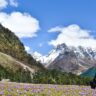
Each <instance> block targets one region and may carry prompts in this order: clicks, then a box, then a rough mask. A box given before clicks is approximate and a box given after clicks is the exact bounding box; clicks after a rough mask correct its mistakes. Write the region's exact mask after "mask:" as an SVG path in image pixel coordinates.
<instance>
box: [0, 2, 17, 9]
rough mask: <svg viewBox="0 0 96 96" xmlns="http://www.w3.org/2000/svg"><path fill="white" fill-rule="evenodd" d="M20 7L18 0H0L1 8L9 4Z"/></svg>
mask: <svg viewBox="0 0 96 96" xmlns="http://www.w3.org/2000/svg"><path fill="white" fill-rule="evenodd" d="M8 5H9V6H14V7H18V2H17V0H0V9H3V8H6V7H7V6H8Z"/></svg>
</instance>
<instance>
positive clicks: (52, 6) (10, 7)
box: [0, 0, 96, 54]
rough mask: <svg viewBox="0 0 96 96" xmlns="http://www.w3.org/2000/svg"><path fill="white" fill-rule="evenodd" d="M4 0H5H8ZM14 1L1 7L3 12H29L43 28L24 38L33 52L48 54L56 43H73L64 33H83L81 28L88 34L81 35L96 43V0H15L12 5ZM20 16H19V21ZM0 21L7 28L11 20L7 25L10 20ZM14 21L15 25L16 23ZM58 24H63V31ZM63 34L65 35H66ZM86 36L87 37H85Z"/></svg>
mask: <svg viewBox="0 0 96 96" xmlns="http://www.w3.org/2000/svg"><path fill="white" fill-rule="evenodd" d="M1 1H2V2H3V1H4V0H1ZM10 1H12V0H7V3H8V4H7V5H5V7H2V6H1V10H0V11H1V13H5V14H6V15H7V16H10V14H12V13H13V12H14V13H16V12H19V13H21V14H23V15H24V13H26V14H29V15H30V16H31V17H32V18H35V19H36V20H37V21H38V23H39V24H37V23H36V22H35V24H37V25H38V26H39V27H38V28H37V29H34V30H35V31H34V30H33V31H34V33H35V35H36V36H29V37H28V36H27V35H25V37H23V36H22V37H20V39H21V41H22V42H23V43H24V45H25V46H27V47H29V48H30V51H29V52H34V51H37V52H39V53H41V54H47V53H48V52H49V51H50V50H51V49H52V48H53V47H54V46H56V45H55V44H57V45H58V44H59V42H61V41H62V42H61V43H63V41H64V43H67V40H68V44H69V45H71V43H72V42H70V40H69V39H68V38H67V37H66V36H65V35H66V34H65V33H64V32H67V33H68V32H69V31H70V30H72V31H74V32H73V34H75V33H76V34H77V35H79V32H78V33H77V31H78V29H79V30H81V31H80V34H82V31H83V33H84V34H85V35H84V36H83V35H82V36H81V37H83V38H84V37H87V38H88V40H89V42H90V43H91V42H92V43H91V44H95V43H96V40H95V37H96V33H95V31H96V0H13V4H11V3H12V2H10ZM2 4H3V3H2ZM16 4H17V5H16ZM3 15H4V14H3ZM3 15H2V16H1V17H2V18H4V19H5V18H7V16H5V17H4V16H3ZM11 17H12V16H11ZM19 19H20V18H19ZM19 19H17V20H18V22H19ZM9 21H10V20H9ZM9 21H8V22H9ZM11 21H12V19H11ZM0 22H1V23H2V24H3V25H4V26H5V27H7V25H8V23H7V24H6V21H5V23H3V22H2V20H1V21H0ZM33 23H34V22H33ZM10 24H12V22H11V23H10ZM21 24H22V23H21ZM27 25H28V24H27ZM27 25H26V26H27ZM10 26H11V25H10ZM10 26H9V25H8V28H9V29H10V30H12V31H14V30H13V29H12V28H11V27H10ZM56 26H57V27H59V30H58V28H57V27H56ZM21 27H22V28H24V27H25V26H23V25H22V26H21ZM73 27H74V28H73ZM16 28H17V27H16ZM64 28H65V29H66V30H67V31H66V30H65V29H64ZM52 29H54V30H55V31H56V32H55V31H54V30H52ZM18 30H19V29H18ZM48 30H49V31H48ZM33 31H32V32H33ZM75 31H76V32H75ZM20 32H21V31H20ZM22 32H23V30H22ZM63 33H64V34H63ZM30 34H31V33H30ZM32 34H33V33H32ZM62 34H63V35H64V36H65V37H64V38H67V39H66V40H65V39H64V40H63V39H62V40H61V41H60V38H59V37H60V36H59V35H62ZM70 34H71V33H70V32H69V33H68V35H70ZM63 35H62V36H61V37H62V38H63ZM77 35H76V36H77ZM58 36H59V37H58ZM70 36H71V35H70ZM76 36H75V37H74V36H73V37H74V38H76V39H75V40H77V41H78V42H79V41H80V42H81V41H82V40H81V39H78V38H81V37H78V36H77V37H78V38H77V37H76ZM85 39H86V38H84V39H83V40H85ZM52 40H54V42H51V41H52ZM72 40H73V39H72ZM88 40H85V41H84V42H85V43H86V42H87V41H88ZM65 41H66V42H65ZM73 41H74V40H73ZM48 42H51V43H48ZM78 42H76V44H75V45H76V46H77V45H78V44H77V43H78ZM82 42H83V41H82ZM82 42H81V43H82ZM61 43H60V44H61ZM85 43H84V44H83V45H84V46H88V47H89V46H91V44H89V45H85Z"/></svg>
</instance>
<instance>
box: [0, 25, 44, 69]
mask: <svg viewBox="0 0 96 96" xmlns="http://www.w3.org/2000/svg"><path fill="white" fill-rule="evenodd" d="M0 52H2V53H5V54H7V55H10V56H12V57H14V58H15V59H17V60H18V61H20V62H22V63H24V64H25V65H28V66H30V67H31V68H33V69H35V70H42V69H44V67H43V66H42V64H40V63H39V62H36V61H35V59H33V58H32V56H31V55H30V54H28V53H27V52H26V51H25V48H24V45H23V43H22V42H21V41H20V40H19V38H18V37H17V36H16V35H15V34H14V33H13V32H11V31H10V30H8V29H7V28H4V27H3V26H2V25H0ZM5 61H6V60H5Z"/></svg>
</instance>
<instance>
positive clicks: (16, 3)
mask: <svg viewBox="0 0 96 96" xmlns="http://www.w3.org/2000/svg"><path fill="white" fill-rule="evenodd" d="M9 4H10V5H11V6H15V7H17V6H18V2H17V0H9Z"/></svg>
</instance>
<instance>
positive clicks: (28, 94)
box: [0, 83, 96, 96]
mask: <svg viewBox="0 0 96 96" xmlns="http://www.w3.org/2000/svg"><path fill="white" fill-rule="evenodd" d="M0 96H96V90H93V89H91V88H90V86H77V85H48V84H47V85H46V84H22V83H20V84H19V83H0Z"/></svg>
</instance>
